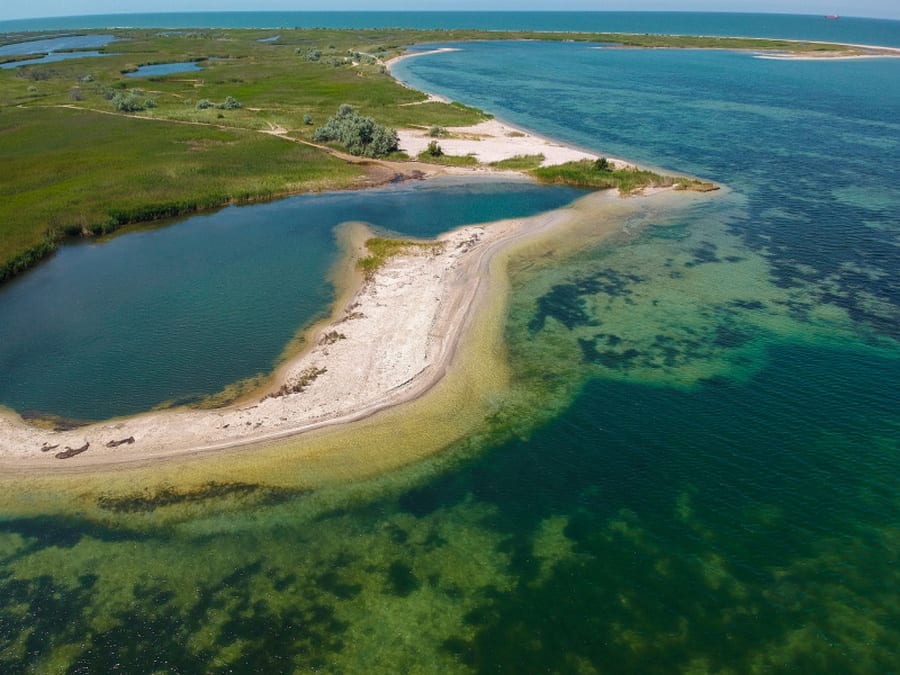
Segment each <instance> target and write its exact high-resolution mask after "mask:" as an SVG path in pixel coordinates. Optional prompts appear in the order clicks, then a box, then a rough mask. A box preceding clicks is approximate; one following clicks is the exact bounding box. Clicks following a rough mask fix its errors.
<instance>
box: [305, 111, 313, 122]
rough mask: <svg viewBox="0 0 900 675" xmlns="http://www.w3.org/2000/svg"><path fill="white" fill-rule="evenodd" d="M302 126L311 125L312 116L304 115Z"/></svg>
mask: <svg viewBox="0 0 900 675" xmlns="http://www.w3.org/2000/svg"><path fill="white" fill-rule="evenodd" d="M303 124H312V115H310V114H309V113H306V114H305V115H304V116H303Z"/></svg>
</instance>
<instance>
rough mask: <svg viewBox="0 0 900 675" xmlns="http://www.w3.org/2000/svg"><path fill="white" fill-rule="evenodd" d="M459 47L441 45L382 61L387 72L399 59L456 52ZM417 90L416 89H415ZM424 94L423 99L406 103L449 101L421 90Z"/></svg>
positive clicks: (407, 85)
mask: <svg viewBox="0 0 900 675" xmlns="http://www.w3.org/2000/svg"><path fill="white" fill-rule="evenodd" d="M458 51H459V48H457V47H441V48H439V49H429V50H427V51H424V52H407V53H406V54H401V55H400V56H395V57H394V58H392V59H388V60H387V61H385V62H384V65H385V67H386V68H387V69H388V72H389V73H390V72H391V66H393V65H394V64H395V63H400V62H401V61H405V60H406V59H412V58H416V57H418V56H428V55H430V54H446V53H447V52H458ZM391 75H392V76H393V77H394V80H395V81H396V82H398V83H400V84H402V85H403V86H404V87H406V88H407V89H414V87H411V86H410V85H409V84H407V83H406V82H404V81H403V80H401V79H400V78H398V77H397V76H396V75H394V74H393V73H391ZM416 91H418V90H416ZM423 93H424V94H425V96H426V99H425V100H424V101H418V102H417V103H408V104H406V105H419V104H421V103H430V102H431V101H436V102H438V103H450V101H449V99H446V98H444V97H443V96H438V95H437V94H431V93H429V92H423Z"/></svg>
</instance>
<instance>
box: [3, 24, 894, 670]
mask: <svg viewBox="0 0 900 675" xmlns="http://www.w3.org/2000/svg"><path fill="white" fill-rule="evenodd" d="M734 21H735V23H734V25H733V26H732V30H733V31H735V32H736V31H739V30H740V27H741V24H740V22H739V19H738V18H735V19H734ZM772 21H773V22H775V23H777V22H778V19H777V18H772ZM785 21H786V22H788V23H789V21H790V20H789V19H788V18H785ZM882 23H886V24H888V26H889V27H890V26H894V25H895V24H893V23H891V22H882ZM772 30H773V34H778V32H779V31H778V30H776V29H775V28H773V29H772ZM785 30H787V29H786V28H785ZM810 37H815V36H814V35H810ZM852 41H859V42H861V41H864V36H862V35H860V36H858V39H855V40H852ZM400 66H401V67H400V68H399V69H398V74H400V75H401V77H403V79H405V80H408V81H410V82H411V83H413V84H415V85H416V86H420V87H422V88H424V89H427V90H430V91H435V92H437V93H442V94H444V95H448V96H450V97H452V98H456V99H459V100H461V101H464V102H466V103H469V104H473V105H479V106H483V107H485V108H487V109H489V110H490V111H492V112H494V113H496V114H498V115H499V116H501V117H503V118H505V119H508V120H510V121H512V122H516V123H518V124H521V125H522V126H525V127H527V128H529V129H533V130H535V131H539V132H543V133H545V134H548V135H551V136H556V137H559V138H564V139H565V140H568V141H571V142H574V143H577V144H579V145H583V146H585V147H589V148H593V149H596V150H598V151H602V152H606V153H609V154H611V155H617V156H623V157H627V158H633V159H636V160H639V161H642V162H646V163H648V164H653V165H656V166H662V167H664V168H666V169H671V170H679V171H687V172H692V173H695V174H698V175H701V176H703V177H706V178H710V179H713V180H716V181H719V182H720V183H722V184H724V185H726V186H727V187H728V191H727V193H726V194H720V195H717V196H714V197H711V198H710V199H706V200H701V201H700V202H698V203H696V204H694V205H692V206H683V207H679V208H673V209H671V210H667V211H663V210H660V211H657V212H653V213H649V214H648V215H647V216H646V217H644V218H643V219H641V220H640V221H636V222H630V223H628V224H627V227H626V231H625V232H624V233H623V235H622V237H620V238H619V240H618V241H617V242H615V244H614V245H605V246H600V247H597V246H587V247H584V248H581V249H579V250H577V251H575V252H569V253H566V254H565V255H563V254H562V253H560V254H558V255H554V254H553V253H552V252H550V253H549V254H548V255H547V256H545V257H543V258H541V259H540V260H532V259H529V260H514V261H513V263H512V266H511V269H510V272H511V278H512V282H513V294H512V299H511V306H510V310H509V315H508V317H507V318H506V337H507V343H508V346H509V358H510V364H511V367H512V369H513V377H514V386H513V388H512V391H511V392H510V393H509V395H508V396H507V398H505V399H504V400H503V401H500V402H498V405H497V406H496V410H495V411H494V412H493V413H492V415H491V417H490V418H489V419H488V420H487V421H486V422H485V425H484V429H483V430H482V431H480V432H479V433H478V434H477V435H475V436H473V437H471V438H469V439H465V440H463V441H461V442H460V443H458V444H457V445H455V446H453V447H450V448H448V449H447V450H446V451H445V452H444V453H443V455H442V456H441V457H440V458H438V459H437V460H435V461H433V462H425V463H423V464H420V465H415V466H411V467H408V468H407V469H405V470H403V471H400V472H398V473H396V474H393V475H390V476H385V477H384V478H382V479H378V480H372V481H370V482H368V483H363V484H357V485H353V486H336V487H334V488H332V489H329V490H322V491H319V492H316V493H296V494H294V493H290V492H276V493H273V492H272V491H266V490H264V489H262V488H260V489H257V490H256V491H254V490H252V489H251V488H250V487H247V486H245V488H242V489H241V490H238V489H237V488H235V489H233V490H231V492H228V493H227V494H225V495H224V496H223V495H222V494H221V492H222V491H221V490H220V493H219V494H218V496H214V494H213V493H215V491H214V490H211V491H210V493H209V494H208V495H207V496H208V497H209V498H208V499H207V500H205V501H201V500H199V497H198V496H197V495H183V496H181V497H180V498H179V496H178V495H177V494H174V493H171V494H163V495H162V496H161V498H159V499H156V500H153V499H148V498H147V497H146V495H142V493H140V492H139V490H140V487H139V486H136V491H138V497H136V498H135V499H134V500H131V501H117V502H115V501H111V502H107V503H104V504H103V505H101V506H100V509H101V511H104V510H105V511H104V512H105V514H106V515H105V516H103V517H98V516H88V515H85V516H79V515H78V514H77V513H73V514H69V515H67V516H54V515H37V516H35V517H31V518H12V517H11V518H7V519H5V520H4V521H2V524H0V561H2V562H0V564H2V568H0V569H2V573H0V593H2V597H3V598H4V601H3V602H2V604H0V664H2V665H3V667H4V670H6V671H8V672H46V671H50V670H59V671H62V672H100V671H108V670H111V669H113V668H115V669H116V670H118V672H147V671H148V670H160V671H166V672H205V671H211V672H227V671H229V670H231V671H233V672H251V671H252V672H262V671H265V672H307V671H312V670H318V671H322V672H367V673H369V672H385V673H395V672H434V673H447V672H565V673H568V672H588V673H589V672H601V673H605V672H629V673H638V672H640V673H647V672H658V673H671V672H685V671H693V672H717V671H734V672H749V671H764V672H817V673H826V672H834V673H876V672H877V673H882V672H895V671H897V670H898V669H900V659H898V655H897V650H896V645H897V644H898V642H900V591H898V589H900V566H898V565H897V560H898V557H900V442H898V439H900V384H898V383H900V351H898V348H897V339H898V327H900V312H898V305H900V288H898V285H897V270H898V269H900V259H898V248H897V237H898V234H900V222H898V219H897V213H898V212H900V189H898V185H900V180H898V179H900V176H898V172H900V168H898V167H900V163H898V161H897V160H898V159H900V124H898V122H897V119H898V115H897V111H898V110H900V84H898V83H900V77H898V75H900V61H897V60H866V61H837V62H807V61H771V60H762V59H756V58H753V57H752V55H749V54H736V53H730V52H698V51H664V50H654V51H634V50H629V51H620V50H611V49H591V48H590V47H589V46H585V45H574V44H562V45H549V44H534V43H519V44H506V45H502V44H497V43H479V44H473V45H465V46H464V47H463V49H462V51H459V52H452V53H444V54H440V55H433V56H423V57H419V58H416V59H410V60H408V61H406V62H403V63H402V64H400ZM408 197H410V198H412V196H411V195H409V196H408ZM404 198H406V197H404ZM453 203H455V202H453ZM236 211H238V210H231V211H230V212H229V211H226V212H224V213H226V214H229V215H231V213H233V212H236ZM467 217H468V216H467ZM373 220H375V222H380V221H379V220H378V219H377V218H373ZM397 229H401V228H397ZM128 236H142V235H140V234H138V235H128ZM127 239H128V237H127V236H126V237H121V238H120V239H119V240H115V241H113V242H110V244H116V243H117V242H118V241H122V242H124V241H126V240H127ZM110 244H106V245H107V246H108V245H110ZM87 248H93V247H87ZM77 251H78V249H73V252H77ZM39 271H40V268H39V269H38V270H36V271H35V272H39ZM29 279H30V275H29V277H25V279H24V280H25V281H28V280H29ZM237 478H238V477H236V480H237Z"/></svg>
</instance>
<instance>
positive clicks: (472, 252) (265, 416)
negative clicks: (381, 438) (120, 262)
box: [0, 209, 575, 471]
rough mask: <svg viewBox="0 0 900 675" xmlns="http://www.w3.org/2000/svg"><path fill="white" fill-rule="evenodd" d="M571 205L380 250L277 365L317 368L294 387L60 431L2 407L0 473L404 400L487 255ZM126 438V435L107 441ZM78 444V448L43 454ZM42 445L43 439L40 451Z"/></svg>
mask: <svg viewBox="0 0 900 675" xmlns="http://www.w3.org/2000/svg"><path fill="white" fill-rule="evenodd" d="M574 213H575V211H574V210H571V209H561V210H557V211H551V212H547V213H543V214H540V215H538V216H534V217H531V218H523V219H515V220H508V221H501V222H498V223H492V224H490V225H488V226H484V225H479V226H467V227H464V228H461V229H458V230H455V231H453V232H450V233H448V234H445V235H442V236H441V237H439V239H438V241H439V242H441V243H442V246H441V247H440V250H439V251H435V250H434V248H433V247H427V248H423V249H415V250H414V252H413V253H410V254H409V255H402V256H398V257H395V258H393V259H391V260H390V261H389V262H388V263H387V264H386V265H385V266H384V267H383V268H382V269H381V270H380V271H379V272H378V273H377V274H376V275H375V278H374V279H372V280H371V281H369V282H367V283H366V284H364V286H363V287H362V288H361V290H360V291H359V292H358V293H357V295H356V297H355V298H354V299H353V300H352V301H351V303H350V304H349V305H348V306H347V307H346V308H345V309H344V310H343V314H342V315H341V316H340V318H338V319H336V320H334V321H332V322H331V323H330V325H328V326H327V327H325V328H323V329H322V331H321V332H320V334H319V336H316V338H315V339H316V341H317V346H315V347H314V348H312V349H311V350H310V351H309V352H307V353H305V354H303V355H301V356H300V357H298V358H297V359H296V360H295V361H294V362H293V363H292V364H291V365H290V366H289V367H288V368H287V369H286V370H285V375H284V377H283V380H284V381H286V382H287V383H289V384H290V383H294V382H296V381H297V380H298V378H300V377H301V376H302V374H303V373H304V372H307V371H308V370H309V369H311V368H315V369H326V370H325V372H323V373H322V374H321V375H319V376H318V377H317V378H316V379H315V380H314V381H312V382H311V383H310V384H309V385H308V387H307V388H306V389H305V390H304V391H302V392H300V393H294V394H288V395H286V396H281V397H278V398H268V399H265V400H263V401H260V402H259V403H257V404H255V405H244V406H241V407H232V408H224V409H218V410H207V411H203V410H186V409H180V410H169V411H157V412H151V413H146V414H143V415H138V416H135V417H130V418H123V419H118V420H112V421H108V422H102V423H97V424H93V425H90V426H86V427H81V428H78V429H74V430H68V431H52V430H46V429H39V428H36V427H33V426H31V425H29V424H27V423H25V422H23V421H22V420H21V419H20V418H19V417H18V416H17V415H15V414H12V413H8V412H7V413H2V414H0V471H4V470H5V471H16V470H22V469H43V470H50V471H54V470H65V471H70V470H76V471H77V470H83V469H85V468H87V467H91V466H94V467H100V466H110V465H118V464H129V463H143V462H145V461H147V460H150V459H156V458H162V457H172V456H178V455H189V454H195V453H198V452H204V451H209V450H216V449H224V448H228V447H234V446H239V445H245V444H251V443H258V442H261V441H266V440H272V439H276V438H281V437H286V436H290V435H294V434H298V433H301V432H303V431H308V430H311V429H315V428H319V427H322V426H325V425H331V424H338V423H344V422H349V421H353V420H356V419H361V418H364V417H367V416H369V415H371V414H373V413H374V412H376V411H378V410H381V409H383V408H386V407H389V406H392V405H395V404H397V403H400V402H403V401H407V400H412V399H414V398H416V397H418V396H420V395H421V394H423V393H424V392H425V391H427V390H428V389H430V388H431V387H432V386H433V385H434V384H435V383H436V382H437V381H438V380H439V379H440V378H441V377H442V376H443V374H444V372H445V371H446V369H447V367H448V366H449V364H450V362H451V361H452V357H453V354H454V351H455V349H456V345H457V343H458V339H459V337H460V334H461V332H462V331H463V330H464V328H465V325H466V323H467V321H468V318H469V317H470V316H471V313H472V312H473V311H474V305H475V304H476V303H475V299H476V298H477V297H480V295H479V289H480V286H481V285H483V283H485V282H484V279H485V278H487V276H488V275H486V274H485V269H486V265H487V263H488V261H489V259H490V258H491V256H492V255H493V253H494V252H495V251H496V250H498V249H499V248H501V247H502V246H505V245H507V243H508V242H509V241H511V240H513V239H516V238H518V237H522V236H530V235H531V234H533V233H536V232H540V231H543V230H544V229H546V228H550V227H554V226H555V225H557V224H559V223H562V222H565V221H566V220H567V219H570V218H572V217H574V215H573V214H574ZM332 331H333V332H336V333H338V334H340V335H342V336H343V337H342V338H341V339H338V340H336V341H334V342H331V343H330V344H327V342H328V341H327V340H321V337H322V336H324V335H327V334H329V333H331V332H332ZM129 438H133V439H134V442H133V443H126V444H121V445H119V446H118V447H113V448H110V447H107V444H108V443H110V442H111V441H112V442H115V441H122V440H125V439H129ZM86 443H90V446H89V448H88V449H87V451H85V452H84V453H82V454H79V455H76V456H74V457H70V458H67V459H58V458H56V457H55V455H56V454H57V453H59V452H62V451H64V450H65V449H66V448H81V447H83V446H84V445H85V444H86ZM49 446H54V447H52V449H49V450H42V448H47V447H49Z"/></svg>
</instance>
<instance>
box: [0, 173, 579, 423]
mask: <svg viewBox="0 0 900 675" xmlns="http://www.w3.org/2000/svg"><path fill="white" fill-rule="evenodd" d="M580 194H582V193H581V192H580V191H578V190H574V189H570V188H560V187H542V186H538V185H535V184H534V183H531V182H528V181H512V182H510V181H506V182H501V181H493V182H492V181H486V182H479V183H477V184H471V183H466V182H461V181H459V180H453V179H443V180H435V181H428V182H416V183H407V184H402V185H397V186H393V187H390V188H383V189H379V190H370V191H364V192H356V193H351V192H345V193H334V194H322V195H301V196H297V197H292V198H288V199H283V200H280V201H276V202H271V203H268V204H261V205H252V206H243V207H231V208H227V209H224V210H222V211H219V212H217V213H214V214H211V215H205V216H197V217H194V218H190V219H188V220H186V221H184V222H180V223H177V224H174V225H168V226H166V227H156V228H153V229H147V230H144V231H139V232H132V233H128V234H124V235H121V236H117V237H114V238H112V239H110V240H109V241H100V242H91V243H82V244H72V245H69V246H65V247H63V248H62V249H61V250H60V251H59V252H58V253H57V254H56V255H55V256H54V257H53V259H52V260H50V261H49V262H47V263H46V264H44V265H41V266H40V267H39V268H38V269H36V270H33V271H32V272H30V273H28V274H27V275H25V276H23V277H22V278H21V279H17V280H14V281H13V282H11V283H9V284H6V285H4V286H3V287H2V289H0V316H2V317H3V320H2V321H0V372H3V375H4V376H3V378H2V380H0V403H2V404H3V405H6V406H9V407H12V408H14V409H16V410H19V411H23V412H41V413H53V414H56V415H61V416H64V417H71V418H76V419H103V418H106V417H111V416H115V415H123V414H127V413H133V412H139V411H141V410H148V409H150V408H151V407H153V406H156V405H159V404H161V403H163V402H186V401H192V400H196V399H198V398H202V397H203V396H205V395H209V394H213V393H215V392H217V391H218V390H220V389H222V388H223V387H224V386H226V385H228V384H230V383H233V382H235V381H237V380H240V379H244V378H247V377H251V376H254V375H257V374H259V373H261V372H267V371H270V370H271V369H272V367H273V365H274V363H275V361H276V360H277V358H278V356H279V354H280V353H281V351H282V349H284V347H285V345H286V344H287V343H288V342H289V341H290V339H291V337H292V336H293V335H294V334H295V333H296V332H297V330H298V329H299V328H301V327H303V326H305V325H308V324H309V323H311V322H312V321H313V320H315V319H317V318H319V317H321V316H323V313H326V312H327V311H328V310H329V308H330V302H331V301H332V298H333V290H332V286H331V284H330V283H329V282H328V281H327V275H328V271H329V269H330V268H331V266H332V265H333V264H334V262H335V260H336V256H337V255H338V247H337V243H336V240H335V236H334V228H335V226H336V225H338V224H340V223H342V222H346V221H363V222H367V223H371V224H373V225H375V226H377V227H380V228H382V229H384V230H389V231H390V232H393V233H398V234H402V235H406V236H410V235H413V236H417V237H432V236H435V235H437V234H440V233H441V232H444V231H447V230H449V229H452V228H454V227H458V226H460V225H464V224H468V223H476V222H486V221H492V220H498V219H501V218H510V217H513V216H523V215H531V214H534V213H538V212H540V211H544V210H547V209H552V208H556V207H559V206H562V205H564V204H566V203H568V202H570V201H572V200H573V199H575V198H576V197H577V196H579V195H580Z"/></svg>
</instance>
